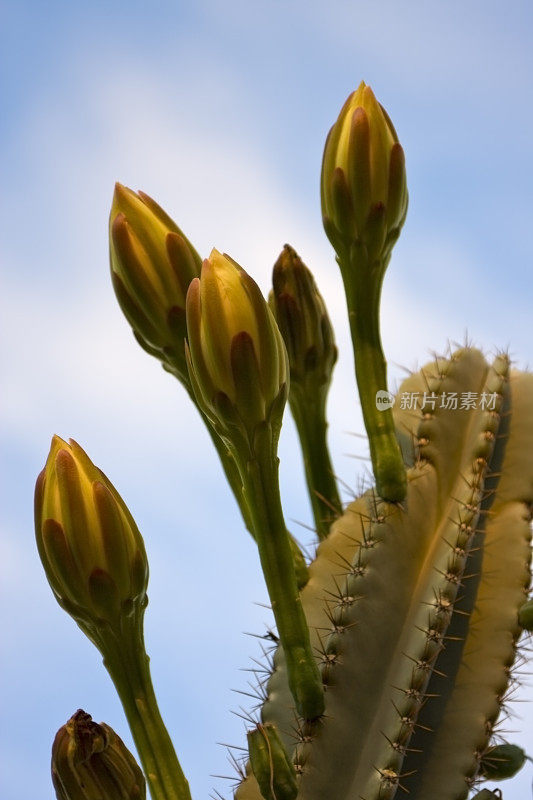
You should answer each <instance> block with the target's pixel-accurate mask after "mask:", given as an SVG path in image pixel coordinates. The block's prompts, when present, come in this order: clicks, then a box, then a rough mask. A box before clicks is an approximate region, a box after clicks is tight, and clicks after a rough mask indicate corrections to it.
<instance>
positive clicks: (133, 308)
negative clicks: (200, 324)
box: [109, 183, 202, 375]
mask: <svg viewBox="0 0 533 800" xmlns="http://www.w3.org/2000/svg"><path fill="white" fill-rule="evenodd" d="M109 239H110V262H111V276H112V280H113V286H114V288H115V293H116V295H117V299H118V301H119V304H120V306H121V308H122V311H123V312H124V315H125V317H126V319H127V320H128V322H129V323H130V325H131V326H132V328H133V331H134V333H135V336H136V338H137V340H138V341H139V343H140V344H141V346H142V347H144V349H145V350H147V351H148V352H149V353H151V355H154V356H156V357H157V358H159V359H160V360H161V361H162V362H163V364H164V365H165V366H166V367H167V368H168V369H170V370H171V371H174V372H177V373H178V374H179V375H186V367H185V357H184V352H183V342H184V339H185V335H186V325H185V298H186V296H187V290H188V288H189V284H190V282H191V280H192V279H193V278H195V277H196V276H198V275H199V274H200V267H201V263H202V261H201V258H200V256H199V255H198V253H197V252H196V250H195V249H194V247H193V246H192V245H191V243H190V242H189V241H188V240H187V239H186V238H185V236H184V235H183V233H182V232H181V230H180V229H179V228H178V226H177V225H176V223H175V222H173V220H172V219H171V218H170V217H169V216H168V215H167V214H166V213H165V212H164V211H163V209H162V208H160V207H159V206H158V205H157V203H156V202H155V201H154V200H152V199H151V198H150V197H148V195H146V194H144V192H138V193H136V192H133V191H132V190H131V189H128V188H126V187H125V186H122V185H121V184H120V183H117V184H116V186H115V193H114V196H113V205H112V207H111V214H110V219H109Z"/></svg>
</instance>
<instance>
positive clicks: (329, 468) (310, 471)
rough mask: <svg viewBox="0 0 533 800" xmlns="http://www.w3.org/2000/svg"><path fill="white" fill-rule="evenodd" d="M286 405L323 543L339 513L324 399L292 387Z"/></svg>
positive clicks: (339, 503)
mask: <svg viewBox="0 0 533 800" xmlns="http://www.w3.org/2000/svg"><path fill="white" fill-rule="evenodd" d="M289 403H290V407H291V412H292V416H293V418H294V422H295V423H296V428H297V430H298V436H299V438H300V444H301V447H302V454H303V460H304V468H305V478H306V481H307V489H308V491H309V499H310V501H311V507H312V509H313V517H314V520H315V527H316V531H317V534H318V537H319V539H321V540H322V539H325V538H326V537H327V535H328V533H329V528H330V525H331V523H332V521H333V520H334V519H336V517H338V516H339V514H340V513H341V510H342V504H341V499H340V497H339V491H338V488H337V482H336V480H335V475H334V473H333V465H332V463H331V457H330V454H329V449H328V443H327V430H328V423H327V421H326V403H325V397H324V398H322V397H313V398H310V399H309V398H306V397H305V396H303V394H302V392H299V391H297V390H296V387H295V386H291V391H290V395H289Z"/></svg>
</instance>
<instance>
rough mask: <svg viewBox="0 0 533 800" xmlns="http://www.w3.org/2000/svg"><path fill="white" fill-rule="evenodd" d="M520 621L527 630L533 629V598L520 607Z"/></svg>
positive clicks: (521, 625)
mask: <svg viewBox="0 0 533 800" xmlns="http://www.w3.org/2000/svg"><path fill="white" fill-rule="evenodd" d="M518 623H519V625H520V627H521V628H523V629H524V630H525V631H528V632H529V633H531V632H532V631H533V600H527V601H526V602H525V603H524V605H523V606H522V607H521V608H520V609H519V611H518Z"/></svg>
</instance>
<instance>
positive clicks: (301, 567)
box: [180, 378, 309, 589]
mask: <svg viewBox="0 0 533 800" xmlns="http://www.w3.org/2000/svg"><path fill="white" fill-rule="evenodd" d="M180 381H181V383H182V384H183V385H184V387H185V389H186V390H187V393H188V394H189V397H190V398H191V400H192V402H193V403H194V405H195V406H196V408H197V409H198V413H199V414H200V416H201V418H202V420H203V422H204V424H205V427H206V428H207V431H208V433H209V436H210V437H211V441H212V442H213V444H214V445H215V448H216V451H217V453H218V457H219V459H220V463H221V465H222V469H223V470H224V474H225V476H226V480H227V481H228V483H229V485H230V488H231V491H232V492H233V496H234V497H235V500H236V501H237V505H238V506H239V510H240V512H241V515H242V518H243V521H244V524H245V526H246V529H247V531H248V532H249V533H250V534H251V536H252V538H253V539H255V532H254V524H253V520H252V517H251V514H250V510H249V508H248V504H247V502H246V498H245V496H244V491H243V485H242V478H241V474H240V472H239V468H238V466H237V464H236V463H235V459H234V458H233V456H232V455H231V453H230V451H229V450H228V448H227V446H226V444H225V442H224V441H223V440H222V439H221V438H220V436H219V435H218V433H217V432H216V430H215V429H214V427H213V426H212V425H211V423H210V422H209V420H208V419H207V417H206V416H205V414H204V413H203V411H202V410H201V409H200V408H199V406H198V403H197V402H196V398H195V396H194V392H193V390H192V388H191V386H190V384H188V383H186V382H185V380H184V379H183V378H180ZM289 538H290V546H291V551H292V557H293V560H294V569H295V571H296V582H297V584H298V588H299V589H302V588H303V587H304V586H305V584H306V583H307V581H308V580H309V574H308V569H307V564H306V563H305V558H304V556H303V553H302V551H301V550H300V548H299V546H298V542H297V541H296V540H295V539H294V538H293V536H291V534H289Z"/></svg>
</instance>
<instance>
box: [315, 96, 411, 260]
mask: <svg viewBox="0 0 533 800" xmlns="http://www.w3.org/2000/svg"><path fill="white" fill-rule="evenodd" d="M321 199H322V217H323V220H324V228H325V230H326V233H327V235H328V238H329V239H330V241H331V243H332V245H333V247H334V248H335V250H336V252H337V255H339V256H341V257H342V255H343V254H346V253H347V252H348V251H349V249H350V247H351V246H352V245H354V244H356V245H363V246H364V247H365V248H366V249H367V251H368V255H369V258H370V260H371V261H375V260H378V259H382V258H384V257H386V256H387V255H388V254H389V253H390V250H391V248H392V246H393V245H394V242H395V241H396V239H397V238H398V236H399V234H400V230H401V227H402V225H403V223H404V221H405V216H406V214H407V203H408V195H407V184H406V177H405V158H404V153H403V149H402V146H401V145H400V143H399V141H398V136H397V134H396V131H395V129H394V126H393V124H392V122H391V120H390V118H389V116H388V114H387V112H386V111H385V109H384V108H383V107H382V106H381V105H380V104H379V103H378V101H377V100H376V98H375V96H374V93H373V91H372V89H371V88H370V86H367V85H366V84H365V83H364V81H361V83H360V85H359V87H358V89H357V90H356V91H355V92H352V94H351V95H350V96H349V97H348V99H347V100H346V102H345V104H344V106H343V107H342V110H341V112H340V114H339V117H338V119H337V121H336V123H335V124H334V125H333V127H332V128H331V130H330V132H329V135H328V138H327V141H326V146H325V149H324V158H323V162H322V179H321Z"/></svg>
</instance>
